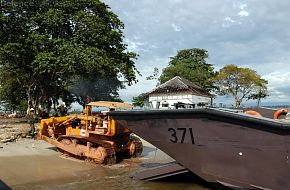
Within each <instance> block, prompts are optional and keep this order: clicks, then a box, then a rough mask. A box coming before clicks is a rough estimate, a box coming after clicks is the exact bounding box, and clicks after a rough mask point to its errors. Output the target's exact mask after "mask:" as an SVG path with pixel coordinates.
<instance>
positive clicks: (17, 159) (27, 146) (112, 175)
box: [0, 139, 206, 190]
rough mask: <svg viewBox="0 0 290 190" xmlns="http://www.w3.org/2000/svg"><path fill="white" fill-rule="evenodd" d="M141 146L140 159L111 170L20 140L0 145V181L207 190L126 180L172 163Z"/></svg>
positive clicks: (22, 185) (21, 185)
mask: <svg viewBox="0 0 290 190" xmlns="http://www.w3.org/2000/svg"><path fill="white" fill-rule="evenodd" d="M143 143H144V151H143V154H142V158H134V159H130V160H123V161H122V162H120V163H118V164H116V165H114V166H102V165H95V164H92V163H89V162H85V161H81V160H77V159H74V158H66V157H64V156H60V153H59V152H57V151H56V149H55V148H54V147H53V146H52V145H50V144H48V143H46V142H44V141H36V140H32V139H21V140H20V141H17V142H14V143H7V144H0V180H2V181H3V182H5V183H6V184H7V185H9V186H10V187H11V188H12V189H15V190H17V189H19V190H20V189H21V190H26V189H27V190H28V189H29V190H30V189H31V190H34V189H35V190H36V189H43V190H46V189H56V190H58V189H68V190H79V189H82V190H90V189H92V190H98V189H106V190H115V189H116V190H117V189H118V190H119V189H129V190H133V189H134V190H135V189H138V190H139V189H141V190H142V189H143V190H151V189H152V190H153V189H156V190H159V189H160V190H164V189H168V190H174V189H185V190H205V189H206V188H204V187H201V186H199V185H196V184H194V183H184V182H143V181H138V180H133V179H131V178H129V174H131V173H133V172H136V171H140V170H144V169H146V168H150V167H153V166H156V165H160V164H163V163H168V162H170V161H172V158H170V157H169V156H167V155H166V154H165V153H163V152H162V151H160V150H157V149H156V148H155V147H153V146H152V145H150V144H149V143H147V142H143Z"/></svg>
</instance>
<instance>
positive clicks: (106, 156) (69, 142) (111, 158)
mask: <svg viewBox="0 0 290 190" xmlns="http://www.w3.org/2000/svg"><path fill="white" fill-rule="evenodd" d="M74 141H75V142H74ZM78 141H79V142H81V143H80V144H79V142H78ZM58 142H59V143H61V144H62V145H63V147H64V149H63V148H61V147H60V146H57V145H56V146H57V149H58V151H59V152H61V153H62V154H63V155H64V156H70V157H73V158H76V159H82V160H86V161H89V162H93V163H96V164H107V165H112V164H115V163H116V153H115V149H114V147H113V145H112V144H110V143H108V142H102V143H100V144H97V143H94V142H90V141H87V140H84V139H81V138H76V137H61V138H60V139H59V140H58ZM87 142H89V143H91V146H92V147H91V149H90V152H93V151H94V152H96V151H97V152H96V153H95V154H94V155H95V157H94V156H90V155H85V154H83V153H82V152H81V151H78V149H80V148H79V146H85V145H83V144H85V143H87ZM71 147H74V148H75V150H74V151H69V150H70V149H71ZM82 148H84V147H82ZM73 152H77V153H73ZM96 156H99V158H96Z"/></svg>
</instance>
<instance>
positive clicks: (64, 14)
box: [0, 0, 137, 111]
mask: <svg viewBox="0 0 290 190" xmlns="http://www.w3.org/2000/svg"><path fill="white" fill-rule="evenodd" d="M0 26H1V30H0V75H3V76H4V77H0V78H1V81H0V94H1V93H2V94H5V93H3V92H4V91H5V90H7V89H9V90H8V91H7V92H11V91H13V90H12V89H13V87H15V86H19V87H20V88H21V96H23V94H22V92H24V99H26V101H27V105H28V106H27V107H28V109H29V108H31V107H33V108H34V110H36V111H37V110H38V108H39V106H40V105H41V106H42V107H47V108H48V107H50V106H51V105H53V104H54V105H55V104H57V103H58V100H59V99H63V100H66V101H67V102H68V103H70V102H72V101H74V100H79V101H83V97H84V93H86V92H87V91H72V89H76V88H77V87H75V85H76V86H79V85H80V84H81V83H82V81H83V80H84V81H92V83H91V84H92V86H90V92H92V93H91V94H86V95H87V96H90V98H92V99H98V98H100V99H112V98H114V97H115V96H117V95H118V94H117V90H118V89H119V88H123V87H124V85H123V82H122V80H125V81H126V82H127V84H128V85H131V84H133V83H134V82H136V72H137V70H136V68H135V65H134V59H135V58H136V54H135V53H133V52H128V51H127V50H126V44H124V43H123V37H124V36H123V32H122V30H123V28H124V25H123V23H122V22H121V21H120V20H119V19H118V17H117V15H115V14H114V13H113V12H111V11H110V10H109V7H108V6H107V5H106V4H104V3H102V2H100V1H99V0H82V1H63V0H51V1H45V0H40V1H29V2H27V1H24V0H20V1H17V2H15V3H14V2H12V3H11V2H9V3H2V4H1V10H0ZM3 78H5V80H3ZM108 78H109V79H111V80H113V81H114V85H111V86H106V85H102V90H104V91H105V93H103V96H102V97H100V96H101V93H100V86H98V85H99V84H98V82H99V81H102V80H104V79H108ZM79 79H81V80H82V81H79ZM121 79H122V80H121ZM11 81H13V82H11ZM107 89H109V90H107ZM16 96H17V94H16ZM16 96H15V98H16ZM5 97H9V98H12V96H6V95H5V96H2V100H4V101H8V99H9V98H5ZM17 98H20V95H19V97H17ZM22 99H23V97H22ZM67 102H66V103H67Z"/></svg>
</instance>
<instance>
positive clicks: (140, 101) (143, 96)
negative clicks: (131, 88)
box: [132, 93, 146, 108]
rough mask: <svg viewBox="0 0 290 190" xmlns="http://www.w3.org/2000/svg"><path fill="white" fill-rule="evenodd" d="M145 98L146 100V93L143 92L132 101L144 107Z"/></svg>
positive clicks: (135, 104)
mask: <svg viewBox="0 0 290 190" xmlns="http://www.w3.org/2000/svg"><path fill="white" fill-rule="evenodd" d="M145 100H146V94H145V93H142V94H140V95H139V96H135V97H133V100H132V102H133V105H134V106H139V107H141V108H143V107H144V102H145Z"/></svg>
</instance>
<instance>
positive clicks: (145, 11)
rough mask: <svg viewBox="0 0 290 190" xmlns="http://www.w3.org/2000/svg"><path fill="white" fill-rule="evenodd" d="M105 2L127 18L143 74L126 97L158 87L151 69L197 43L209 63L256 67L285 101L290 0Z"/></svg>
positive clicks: (273, 97) (276, 98)
mask: <svg viewBox="0 0 290 190" xmlns="http://www.w3.org/2000/svg"><path fill="white" fill-rule="evenodd" d="M105 3H107V4H109V6H110V7H111V8H112V11H113V12H115V13H116V14H117V15H118V16H119V18H120V19H121V20H122V21H123V22H124V24H125V30H124V35H125V39H126V41H125V42H126V43H128V45H129V46H128V47H129V49H130V50H132V51H136V52H138V54H139V58H138V60H137V61H136V66H137V68H138V69H140V71H141V73H142V75H143V76H142V77H141V78H140V79H139V80H140V83H139V84H137V85H136V86H132V87H130V88H128V89H127V91H126V92H127V93H124V95H123V96H122V98H127V99H130V97H129V95H128V96H127V94H131V95H130V96H132V95H133V94H135V95H138V94H140V93H142V92H146V91H147V90H148V89H150V88H154V87H155V85H156V81H154V82H153V81H146V80H145V77H146V76H147V75H148V74H149V73H150V67H152V71H153V68H154V67H155V66H156V67H158V68H160V69H161V70H162V68H165V67H166V66H167V65H168V61H169V57H170V56H174V55H175V54H176V52H177V51H178V50H181V49H185V48H194V47H197V48H204V49H207V50H208V51H209V56H210V58H209V59H208V62H209V63H211V64H213V65H214V66H215V67H216V68H221V67H223V66H224V65H226V64H236V65H238V66H242V67H249V68H251V69H254V70H256V71H257V72H258V73H259V74H260V75H262V77H264V78H266V79H267V80H268V81H269V89H270V90H271V96H270V97H269V98H268V99H267V100H269V101H270V100H271V101H281V100H283V101H284V100H286V99H287V96H289V95H290V92H289V90H287V89H290V82H289V81H288V79H286V78H287V77H288V78H290V77H289V73H290V70H289V69H288V68H289V66H288V65H289V62H290V46H289V44H290V33H289V31H288V28H289V27H290V20H289V19H288V18H289V17H290V12H289V10H288V7H290V1H288V0H279V1H272V0H263V1H258V0H253V1H246V0H224V1H220V0H208V1H204V0H196V1H194V2H193V1H188V0H187V1H186V0H159V1H153V0H146V1H138V0H123V1H122V3H119V2H117V1H115V0H105ZM143 72H144V73H143ZM281 77H283V78H284V79H281ZM280 80H283V81H280ZM280 84H283V85H282V86H281V85H280ZM129 91H130V92H129ZM288 99H289V98H288ZM288 102H289V100H288Z"/></svg>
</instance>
